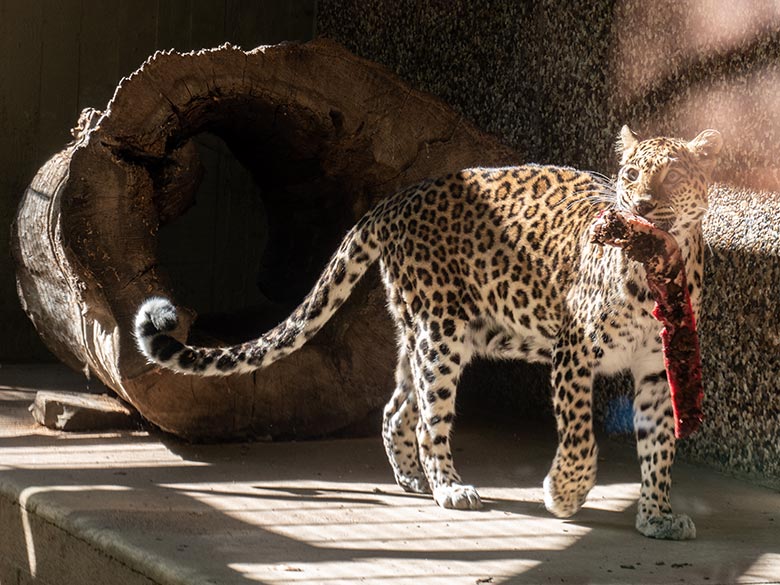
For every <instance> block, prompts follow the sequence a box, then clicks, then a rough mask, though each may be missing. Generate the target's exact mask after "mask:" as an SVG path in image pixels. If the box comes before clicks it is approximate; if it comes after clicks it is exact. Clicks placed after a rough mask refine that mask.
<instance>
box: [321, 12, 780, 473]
mask: <svg viewBox="0 0 780 585" xmlns="http://www.w3.org/2000/svg"><path fill="white" fill-rule="evenodd" d="M317 9H318V14H317V33H318V34H320V35H324V36H328V37H330V38H333V39H335V40H337V41H339V42H341V43H343V44H345V45H346V46H347V47H348V48H349V49H351V50H352V51H354V52H356V53H357V54H359V55H360V56H363V57H367V58H370V59H373V60H376V61H379V62H381V63H382V64H384V65H386V66H388V67H390V68H391V69H393V70H395V71H396V72H397V73H399V74H400V75H401V76H402V77H403V78H404V79H405V80H407V81H408V82H410V83H411V84H412V85H413V86H415V87H416V88H419V89H423V90H427V91H430V92H432V93H434V94H436V95H438V96H439V97H442V98H443V99H444V100H446V101H447V102H448V103H450V104H452V105H453V106H454V107H455V108H456V109H457V110H459V111H460V112H461V113H462V114H463V116H464V117H465V118H467V119H469V120H471V121H473V122H475V123H476V124H477V125H478V126H479V127H481V128H482V129H484V130H487V131H490V132H493V133H495V134H497V135H499V136H500V137H501V138H502V139H503V140H504V141H506V142H507V143H508V144H509V145H510V146H512V147H514V148H515V149H516V150H517V152H518V162H523V161H534V162H539V163H548V162H549V163H556V164H565V165H572V166H577V167H580V168H588V169H593V170H597V171H600V172H603V173H606V174H611V173H612V172H614V170H615V167H616V161H615V157H614V154H613V141H614V137H615V136H616V134H617V132H618V130H619V128H620V127H621V125H622V124H624V123H628V124H629V125H630V126H631V127H632V128H633V129H634V130H635V131H637V132H639V134H640V135H644V136H648V135H655V134H672V135H677V136H682V137H693V136H694V135H695V134H696V133H697V132H698V131H700V130H702V129H704V128H707V127H712V128H717V129H719V130H720V131H721V132H722V133H723V135H724V138H725V140H726V144H727V148H726V152H725V154H724V156H723V158H722V161H721V164H720V167H719V170H718V175H717V177H716V179H717V180H718V181H719V182H720V183H721V185H719V186H718V187H717V188H715V189H713V192H712V203H711V204H712V207H713V210H714V212H713V213H712V214H710V220H709V221H708V223H707V224H706V226H705V232H706V237H707V241H708V257H707V268H706V280H707V285H708V287H709V289H708V293H707V300H706V307H705V309H704V314H703V315H702V316H701V323H700V325H701V335H702V346H703V351H704V366H705V376H706V405H705V410H706V415H707V422H706V424H705V427H704V429H703V430H702V431H701V432H700V433H699V434H698V435H696V436H695V437H694V438H692V439H690V440H688V441H686V442H685V443H684V446H683V453H684V454H685V455H687V456H688V457H689V458H692V459H695V460H699V461H704V462H707V463H709V464H712V465H715V466H718V467H721V468H724V469H729V470H731V471H734V472H740V473H748V474H752V475H754V476H758V477H761V478H768V479H772V478H774V479H778V478H780V442H778V439H777V438H778V437H780V390H779V389H778V388H779V387H780V383H779V382H778V378H777V374H776V373H777V372H778V371H780V367H779V366H780V364H778V359H779V358H778V346H779V345H780V300H778V294H777V290H776V286H777V283H780V261H779V260H778V258H780V233H778V224H779V223H780V199H779V198H778V195H777V192H778V191H780V162H778V161H780V157H779V156H778V155H780V107H778V105H780V104H778V101H777V95H778V94H779V93H780V70H779V69H778V67H779V65H778V63H780V60H779V59H778V57H780V8H778V7H777V6H774V5H772V4H770V3H762V2H752V3H751V2H745V3H732V2H728V1H726V0H687V1H682V2H680V1H675V0H661V1H659V2H644V1H642V0H628V1H610V0H596V1H594V2H574V3H572V2H567V1H565V0H541V1H539V2H523V3H519V2H516V1H514V0H495V1H493V0H470V1H466V0H449V1H446V0H420V1H415V2H412V1H411V0H403V1H400V2H399V1H398V0H362V1H360V2H357V1H355V0H319V2H318V7H317ZM715 211H716V212H715ZM487 372H488V374H487V375H488V376H489V377H490V383H489V384H483V386H482V388H488V387H490V388H492V387H494V386H495V387H497V388H498V390H497V391H493V392H492V393H491V400H496V401H498V402H499V403H500V402H501V400H502V399H506V398H507V396H517V395H518V394H517V390H516V389H515V384H514V382H508V381H506V379H507V377H508V376H511V375H517V374H520V375H521V376H524V377H528V375H529V374H530V378H529V379H528V380H527V385H530V386H532V387H533V388H535V392H533V393H532V395H531V396H530V397H529V396H528V395H525V396H524V397H523V398H520V399H512V398H510V399H509V400H508V401H509V402H511V401H512V400H514V402H515V404H516V405H517V404H518V403H519V404H521V406H522V407H523V408H526V409H528V408H531V409H537V408H538V407H539V405H540V404H543V403H544V402H545V400H546V399H545V398H544V396H545V394H546V387H545V385H544V383H543V382H542V383H540V380H543V379H544V377H543V375H540V373H539V371H538V370H527V369H522V368H520V369H518V368H517V367H516V366H500V367H497V368H495V367H493V368H488V369H487ZM520 383H521V384H522V379H521V380H520ZM468 386H469V388H468V391H467V393H468V394H473V393H474V392H480V391H481V390H480V381H479V377H477V376H472V375H469V376H468ZM619 387H621V385H620V384H616V383H612V384H607V385H606V387H605V388H602V389H600V392H599V395H600V396H599V404H600V408H601V411H602V418H604V417H606V418H607V419H610V420H611V421H612V423H614V422H615V420H616V419H619V418H620V417H619V416H615V414H614V413H616V412H619V411H620V408H615V405H616V404H617V405H619V404H620V403H621V402H620V399H619V395H620V393H621V392H623V393H625V392H626V391H625V390H618V389H617V388H619ZM623 387H624V385H623ZM497 396H498V398H497ZM506 402H507V401H506V400H505V402H504V404H505V403H506ZM616 426H617V427H618V428H619V427H620V424H619V421H618V423H617V425H616ZM613 427H614V425H613Z"/></svg>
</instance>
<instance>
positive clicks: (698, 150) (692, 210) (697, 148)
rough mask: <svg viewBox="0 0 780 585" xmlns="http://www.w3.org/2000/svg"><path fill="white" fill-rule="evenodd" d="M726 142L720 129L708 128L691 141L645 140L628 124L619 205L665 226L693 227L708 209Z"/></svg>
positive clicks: (623, 142) (621, 148) (624, 133)
mask: <svg viewBox="0 0 780 585" xmlns="http://www.w3.org/2000/svg"><path fill="white" fill-rule="evenodd" d="M722 146H723V138H722V137H721V135H720V132H718V131H717V130H704V131H703V132H702V133H701V134H699V135H698V136H697V137H696V138H694V139H693V140H691V141H690V142H686V141H684V140H678V139H676V138H651V139H648V140H639V139H638V138H637V137H636V136H635V135H634V134H633V132H631V130H629V128H628V126H623V129H622V130H621V132H620V137H619V138H618V144H617V148H618V152H619V153H620V155H621V167H620V172H619V173H618V176H617V183H616V190H617V204H618V206H619V207H620V208H622V209H627V210H630V211H633V212H634V213H636V214H637V215H641V216H643V217H645V218H647V219H648V220H650V221H651V222H653V223H654V224H655V225H657V226H658V227H660V228H662V229H666V230H671V229H673V228H677V229H687V228H688V227H690V226H691V225H693V224H694V223H695V222H698V221H699V220H701V218H702V216H703V215H704V213H705V212H706V211H707V186H708V184H709V182H710V175H711V173H712V170H713V168H714V167H715V163H716V162H717V158H718V154H719V153H720V150H721V147H722Z"/></svg>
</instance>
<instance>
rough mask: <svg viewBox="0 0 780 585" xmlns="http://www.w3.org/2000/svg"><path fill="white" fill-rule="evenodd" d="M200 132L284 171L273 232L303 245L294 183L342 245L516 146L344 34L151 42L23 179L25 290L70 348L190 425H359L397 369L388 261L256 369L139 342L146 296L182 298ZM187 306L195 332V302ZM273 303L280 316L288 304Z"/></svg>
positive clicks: (137, 396)
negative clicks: (371, 213) (188, 366)
mask: <svg viewBox="0 0 780 585" xmlns="http://www.w3.org/2000/svg"><path fill="white" fill-rule="evenodd" d="M202 132H210V133H213V134H216V135H217V136H219V137H220V138H222V139H223V140H224V141H225V143H226V144H227V145H228V146H229V148H230V150H231V152H232V153H233V155H235V157H236V158H237V159H238V160H239V161H240V162H241V163H242V164H243V165H244V166H246V167H247V168H248V169H250V170H251V171H252V173H253V175H254V176H255V178H256V180H257V181H264V182H266V183H272V184H274V185H276V186H277V187H279V188H277V189H275V190H273V191H274V193H273V194H272V195H269V200H268V202H267V209H268V210H269V211H268V213H269V218H268V220H269V224H271V225H272V226H274V228H275V229H274V230H272V231H273V232H274V233H273V235H272V237H273V238H277V239H279V238H281V239H285V238H287V239H299V240H300V239H303V241H302V242H301V241H298V242H297V244H298V245H299V247H302V248H303V249H306V246H307V245H309V243H308V242H307V241H306V240H305V238H306V235H307V234H306V232H305V224H304V225H301V224H300V220H296V219H295V217H296V214H295V209H296V207H295V205H297V203H296V204H293V203H291V202H290V200H289V198H288V197H287V196H286V194H287V195H289V193H291V192H295V193H296V194H298V199H296V201H297V200H299V198H300V194H301V193H303V194H306V193H312V194H317V197H312V198H311V200H312V205H315V204H316V205H321V204H322V202H323V201H325V202H326V204H327V205H330V204H331V203H332V204H333V205H335V208H336V209H337V210H338V214H337V220H336V221H333V226H332V233H331V234H330V235H329V237H330V241H332V242H333V243H334V249H335V243H336V242H337V241H338V239H339V238H340V237H341V235H342V234H343V233H344V232H345V231H346V229H348V228H349V227H350V225H351V224H352V223H354V222H355V221H357V219H358V218H359V217H360V216H361V215H362V214H363V213H364V212H365V211H366V210H367V209H369V208H370V206H372V205H373V204H375V203H376V202H377V201H379V200H380V199H381V198H382V197H384V196H387V195H389V194H391V193H393V192H394V191H396V190H397V189H398V188H400V187H402V186H405V185H408V184H411V183H414V182H416V181H418V180H421V179H423V178H426V177H430V176H436V175H439V174H441V173H443V172H446V171H450V170H455V169H460V168H464V167H468V166H474V165H498V164H509V163H513V162H516V161H517V155H516V154H515V153H513V152H512V151H511V150H509V149H508V148H506V147H504V146H502V145H501V144H500V143H499V141H498V140H497V139H494V138H493V137H491V136H488V135H485V134H483V133H481V132H479V131H478V130H476V129H475V128H474V127H472V126H471V125H470V124H468V123H466V122H465V121H464V120H463V119H462V118H461V117H460V116H459V115H458V114H457V113H456V112H454V111H453V110H451V109H450V108H449V107H447V106H446V105H445V104H444V103H443V102H441V101H440V100H438V99H436V98H434V97H432V96H430V95H427V94H423V93H420V92H416V91H413V90H411V89H410V88H409V87H408V86H406V85H405V84H404V83H403V82H401V81H400V80H399V79H398V78H397V77H396V76H395V75H393V74H392V73H390V72H388V71H387V70H386V69H384V68H383V67H381V66H378V65H376V64H373V63H371V62H368V61H365V60H362V59H360V58H357V57H355V56H354V55H352V54H350V53H349V52H347V51H346V50H345V49H343V48H341V47H340V46H338V45H337V44H335V43H333V42H329V41H327V40H322V39H320V40H316V41H312V42H310V43H307V44H303V45H298V44H283V45H278V46H273V47H261V48H258V49H255V50H253V51H249V52H244V51H242V50H240V49H238V48H235V47H232V46H229V45H225V46H222V47H219V48H217V49H213V50H204V51H199V52H195V53H187V54H179V53H176V52H159V53H157V54H155V55H154V56H152V57H150V58H149V59H148V60H147V61H146V62H145V63H144V64H143V66H142V67H141V68H140V69H138V70H137V71H136V72H135V73H133V74H132V75H130V76H129V77H127V78H125V79H123V80H122V81H121V82H120V84H119V86H118V87H117V90H116V92H115V94H114V97H113V98H112V100H111V101H110V102H109V104H108V105H107V107H106V108H105V110H103V111H96V110H85V112H84V113H83V114H82V118H81V120H80V123H79V126H78V128H77V129H76V130H75V131H74V141H73V142H72V143H71V144H69V145H67V146H66V147H65V148H64V150H62V152H60V153H58V154H57V155H55V156H54V157H53V158H52V159H51V160H49V161H48V162H47V163H46V164H45V165H44V166H43V167H42V168H41V170H40V171H39V172H38V174H37V175H36V177H35V178H34V180H33V181H32V183H31V184H30V186H29V188H28V189H27V191H26V192H25V195H24V198H23V200H22V203H21V205H20V207H19V211H18V214H17V219H16V222H15V224H14V226H13V234H12V249H13V253H14V257H15V260H16V263H17V283H18V290H19V296H20V298H21V300H22V303H23V305H24V308H25V310H26V312H27V314H28V315H29V316H30V318H31V319H32V321H33V323H34V325H35V327H36V329H37V330H38V332H39V333H40V335H41V337H42V338H43V340H44V341H45V342H46V344H47V346H48V347H49V348H50V349H51V351H52V352H54V354H55V355H57V356H58V357H59V358H60V359H61V360H62V361H64V362H65V363H66V364H68V365H70V366H71V367H73V368H75V369H78V370H82V371H84V372H85V373H87V374H89V375H94V376H97V377H98V378H99V379H100V380H101V381H103V382H104V383H105V384H106V385H107V386H109V387H110V388H112V389H113V390H114V391H115V392H116V393H117V394H118V395H119V396H121V397H122V398H123V399H124V400H126V401H127V402H129V403H130V404H132V405H133V406H134V407H135V408H137V409H138V411H139V412H140V413H141V415H142V416H143V417H145V418H146V419H147V420H149V421H151V422H152V423H154V424H155V425H157V426H159V427H161V428H162V429H164V430H166V431H169V432H171V433H174V434H176V435H179V436H181V437H184V438H188V439H216V438H235V437H242V436H247V435H254V436H271V437H312V436H320V435H324V434H329V433H333V432H336V431H339V430H340V429H344V428H346V427H350V426H351V425H356V424H359V423H360V422H361V421H363V420H365V419H366V417H369V416H370V415H371V413H375V412H377V411H378V409H380V408H381V407H382V406H383V404H384V402H385V401H386V400H387V398H388V397H389V392H390V391H391V389H392V384H393V382H392V379H393V366H394V361H395V360H394V353H395V344H394V339H393V330H392V325H391V323H390V320H389V318H388V317H387V315H386V310H385V308H384V305H385V300H384V293H383V291H382V290H381V286H380V285H379V282H378V279H377V278H376V276H375V275H374V277H373V278H368V279H367V280H368V281H367V282H366V283H364V284H363V285H361V287H360V288H359V289H358V290H357V291H356V293H355V294H354V295H353V298H352V299H350V301H349V302H348V303H346V304H345V305H344V306H343V307H342V309H340V311H339V313H338V314H337V315H336V316H335V317H334V318H333V319H332V321H331V322H330V323H329V324H328V325H327V326H326V327H325V328H324V329H323V330H322V331H321V332H320V333H319V334H318V335H317V336H316V337H315V338H313V339H312V340H311V341H310V342H309V343H308V344H307V345H306V346H305V347H304V348H303V349H302V350H300V351H298V352H296V353H295V354H292V355H291V356H289V357H288V358H286V359H284V360H282V361H280V362H278V363H276V364H274V365H273V366H271V367H269V368H267V369H266V370H263V371H260V372H257V373H256V374H254V375H248V376H232V377H228V378H197V377H187V376H181V375H177V374H173V373H171V372H168V371H162V370H158V369H154V368H151V367H150V366H149V365H148V364H146V363H145V361H144V360H143V358H142V357H141V355H140V354H139V352H138V351H137V350H136V348H135V345H134V341H133V336H132V319H133V315H134V312H135V310H136V309H137V307H138V306H139V304H140V303H141V302H142V301H143V300H144V299H145V298H147V297H148V296H150V295H152V294H164V295H167V296H169V297H170V298H172V299H174V301H175V300H176V299H177V293H176V290H174V287H173V285H172V283H171V281H170V279H169V277H168V275H167V274H166V272H165V270H164V269H163V267H162V266H161V265H160V263H159V262H158V260H157V237H158V231H159V229H160V226H161V225H163V224H165V223H166V222H168V221H170V220H172V219H173V218H176V217H178V216H180V215H181V214H182V213H183V212H184V211H185V210H186V209H187V208H188V207H189V206H191V205H192V204H193V200H194V197H195V194H196V192H197V189H198V186H199V184H200V179H201V165H200V161H199V159H198V153H197V149H196V148H195V147H194V146H193V143H192V138H193V137H194V136H196V135H198V134H199V133H202ZM280 186H281V187H280ZM328 202H330V203H328ZM325 212H326V211H323V213H325ZM330 213H332V210H331V211H330ZM291 230H296V231H291ZM275 249H276V247H275V246H272V245H269V246H268V247H267V250H268V252H267V253H268V254H271V255H272V254H273V253H274V250H275ZM330 252H331V250H327V251H326V252H325V256H327V255H328V254H329V253H330ZM312 253H313V254H314V253H316V254H318V255H322V251H319V250H318V251H312ZM268 260H269V262H270V264H271V265H273V263H274V258H273V257H271V258H269V259H268ZM291 272H294V271H291ZM306 277H307V278H309V279H310V280H311V282H309V283H306V284H311V283H313V282H314V278H313V277H312V276H311V275H307V276H306ZM301 297H302V295H301ZM179 308H180V310H181V312H182V313H183V314H184V315H185V316H186V318H185V325H184V328H183V330H182V331H181V332H180V334H181V336H182V338H184V337H186V336H187V334H188V330H189V326H190V324H191V323H192V322H193V321H194V320H195V319H196V317H197V307H184V306H180V307H179ZM268 310H269V311H270V312H271V313H272V314H271V317H272V320H273V319H275V320H276V321H279V320H281V319H283V318H284V317H285V316H286V313H284V314H283V313H280V312H279V309H278V307H276V308H274V306H270V307H269V309H268ZM270 324H271V325H272V324H274V323H273V322H271V323H270ZM260 332H261V331H257V332H256V333H257V334H259V333H260ZM213 341H214V342H215V343H216V342H219V341H220V339H214V340H213Z"/></svg>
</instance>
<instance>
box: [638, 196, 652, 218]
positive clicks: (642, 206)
mask: <svg viewBox="0 0 780 585" xmlns="http://www.w3.org/2000/svg"><path fill="white" fill-rule="evenodd" d="M653 209H655V202H653V201H651V200H650V199H639V200H638V201H637V202H636V203H634V213H636V214H637V215H642V216H644V215H647V214H648V213H650V212H652V211H653Z"/></svg>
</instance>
